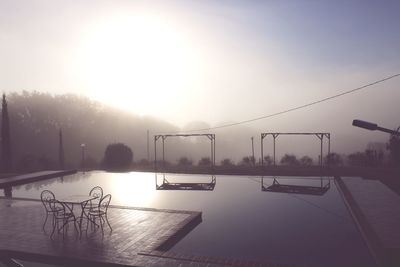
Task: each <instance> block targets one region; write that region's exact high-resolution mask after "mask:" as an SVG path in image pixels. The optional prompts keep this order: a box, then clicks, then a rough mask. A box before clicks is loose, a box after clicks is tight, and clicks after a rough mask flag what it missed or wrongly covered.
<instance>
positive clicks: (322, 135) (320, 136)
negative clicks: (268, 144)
mask: <svg viewBox="0 0 400 267" xmlns="http://www.w3.org/2000/svg"><path fill="white" fill-rule="evenodd" d="M268 135H271V136H272V138H273V145H274V147H273V149H274V151H273V160H274V166H276V159H275V155H276V138H278V136H279V135H315V136H316V137H318V139H319V140H320V142H321V154H320V159H319V164H320V166H321V167H322V166H323V142H324V138H326V139H328V155H329V154H330V153H331V134H330V133H321V132H317V133H316V132H313V133H279V132H268V133H261V165H262V166H264V138H265V137H267V136H268Z"/></svg>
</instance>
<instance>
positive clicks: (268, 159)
mask: <svg viewBox="0 0 400 267" xmlns="http://www.w3.org/2000/svg"><path fill="white" fill-rule="evenodd" d="M272 163H273V162H272V158H271V157H270V156H264V165H265V166H271V165H272Z"/></svg>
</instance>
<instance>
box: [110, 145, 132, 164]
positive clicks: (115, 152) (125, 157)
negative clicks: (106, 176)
mask: <svg viewBox="0 0 400 267" xmlns="http://www.w3.org/2000/svg"><path fill="white" fill-rule="evenodd" d="M132 161H133V153H132V150H131V149H130V148H129V147H128V146H127V145H125V144H122V143H116V144H110V145H108V146H107V148H106V151H105V152H104V159H103V166H104V168H106V169H126V168H129V167H130V166H131V164H132Z"/></svg>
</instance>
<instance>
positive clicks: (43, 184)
mask: <svg viewBox="0 0 400 267" xmlns="http://www.w3.org/2000/svg"><path fill="white" fill-rule="evenodd" d="M90 176H92V174H91V173H88V172H86V173H75V174H71V175H68V176H65V177H64V176H61V177H57V178H51V179H46V180H40V181H36V182H33V183H29V184H23V185H16V186H13V188H14V189H15V190H25V191H30V190H32V189H36V190H43V189H46V188H47V187H49V186H52V185H54V184H64V183H75V182H78V181H82V180H85V179H88V178H90Z"/></svg>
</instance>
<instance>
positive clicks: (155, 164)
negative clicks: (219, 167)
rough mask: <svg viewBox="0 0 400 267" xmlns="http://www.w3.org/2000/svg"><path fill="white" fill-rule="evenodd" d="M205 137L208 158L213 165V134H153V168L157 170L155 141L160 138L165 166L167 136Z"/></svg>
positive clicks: (212, 165)
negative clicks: (209, 146) (208, 148)
mask: <svg viewBox="0 0 400 267" xmlns="http://www.w3.org/2000/svg"><path fill="white" fill-rule="evenodd" d="M202 136H204V137H207V138H208V139H209V140H210V144H211V150H210V156H211V157H210V160H211V167H212V168H214V166H215V134H158V135H154V169H155V171H157V141H158V140H159V139H160V138H161V140H162V163H163V167H165V140H166V139H167V138H168V137H202Z"/></svg>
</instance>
